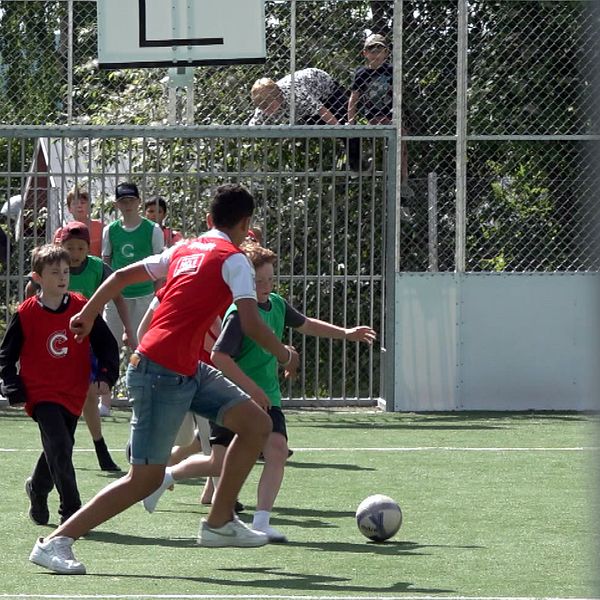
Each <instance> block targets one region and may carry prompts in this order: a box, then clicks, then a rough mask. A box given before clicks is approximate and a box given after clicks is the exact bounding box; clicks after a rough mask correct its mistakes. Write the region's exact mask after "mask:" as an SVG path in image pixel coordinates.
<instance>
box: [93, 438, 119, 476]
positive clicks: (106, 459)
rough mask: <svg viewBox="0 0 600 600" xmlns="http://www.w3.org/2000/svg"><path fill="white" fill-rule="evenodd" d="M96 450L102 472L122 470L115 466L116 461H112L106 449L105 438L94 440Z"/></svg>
mask: <svg viewBox="0 0 600 600" xmlns="http://www.w3.org/2000/svg"><path fill="white" fill-rule="evenodd" d="M94 448H95V450H96V458H97V459H98V464H99V465H100V469H102V471H112V472H115V471H120V470H121V469H119V467H118V466H117V465H116V464H115V461H114V460H113V459H112V457H111V455H110V452H109V451H108V448H107V447H106V442H105V441H104V438H100V439H99V440H94Z"/></svg>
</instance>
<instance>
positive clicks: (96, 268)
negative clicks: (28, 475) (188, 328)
mask: <svg viewBox="0 0 600 600" xmlns="http://www.w3.org/2000/svg"><path fill="white" fill-rule="evenodd" d="M54 243H55V244H60V245H61V246H62V247H63V248H64V249H65V250H66V251H67V252H68V253H69V258H70V262H69V273H70V278H69V290H70V291H72V292H79V293H80V294H82V295H83V296H84V297H85V298H91V296H92V294H93V293H94V292H95V291H96V290H97V289H98V288H99V287H100V284H101V283H102V282H103V281H104V280H105V279H107V278H108V276H109V275H111V273H112V269H111V268H110V267H109V266H108V265H107V264H106V263H104V262H102V260H101V259H100V258H98V257H96V256H92V255H91V254H89V251H90V233H89V229H88V228H87V227H86V225H85V224H84V223H81V222H79V221H71V222H70V223H67V224H66V225H65V226H64V227H61V228H60V229H58V230H57V231H56V233H55V234H54ZM115 306H116V307H117V311H118V313H119V316H120V318H121V320H122V322H123V326H124V329H125V333H126V336H127V339H133V331H132V329H131V324H130V322H129V314H128V312H127V305H126V304H125V300H124V299H123V297H122V296H118V297H117V298H116V299H115ZM95 365H96V360H95V358H94V359H93V361H92V368H94V367H95ZM83 416H84V418H85V422H86V424H87V427H88V429H89V431H90V435H91V436H92V440H93V442H94V449H95V451H96V457H97V459H98V464H99V466H100V469H102V470H103V471H120V469H119V467H118V466H117V465H116V464H115V462H114V461H113V459H112V457H111V455H110V452H109V450H108V448H107V446H106V442H105V441H104V437H103V436H102V423H101V421H100V414H99V412H98V386H97V385H96V384H94V383H91V384H90V387H89V390H88V393H87V397H86V400H85V404H84V406H83Z"/></svg>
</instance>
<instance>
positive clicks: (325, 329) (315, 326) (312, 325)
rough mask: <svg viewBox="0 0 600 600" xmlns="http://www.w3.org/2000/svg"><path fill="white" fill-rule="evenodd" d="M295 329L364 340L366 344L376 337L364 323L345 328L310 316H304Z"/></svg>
mask: <svg viewBox="0 0 600 600" xmlns="http://www.w3.org/2000/svg"><path fill="white" fill-rule="evenodd" d="M297 331H299V332H300V333H303V334H304V335H314V336H317V337H328V338H332V339H334V340H349V341H351V342H366V343H367V344H372V343H373V341H374V340H375V338H376V337H377V334H376V333H375V331H373V329H371V328H370V327H367V326H366V325H359V326H358V327H351V328H349V329H347V328H345V327H338V326H337V325H333V324H332V323H327V322H326V321H320V320H319V319H312V318H310V317H306V320H305V321H304V324H303V325H301V326H300V327H298V329H297Z"/></svg>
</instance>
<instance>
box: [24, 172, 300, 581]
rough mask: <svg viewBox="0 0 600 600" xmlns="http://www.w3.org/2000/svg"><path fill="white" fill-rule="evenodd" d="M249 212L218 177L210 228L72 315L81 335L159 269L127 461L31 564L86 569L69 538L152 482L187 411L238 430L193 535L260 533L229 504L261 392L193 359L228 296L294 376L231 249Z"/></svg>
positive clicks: (245, 201)
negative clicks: (160, 283) (122, 472)
mask: <svg viewBox="0 0 600 600" xmlns="http://www.w3.org/2000/svg"><path fill="white" fill-rule="evenodd" d="M253 212H254V199H253V197H252V196H251V194H250V193H249V192H248V191H247V190H246V189H245V188H243V187H242V186H239V185H234V184H228V185H223V186H220V187H219V188H218V189H217V192H216V194H215V197H214V198H213V201H212V202H211V206H210V214H209V216H208V221H209V227H212V229H211V230H210V231H208V232H207V233H206V234H204V235H203V236H201V237H199V238H196V239H192V240H187V241H184V242H182V243H180V244H178V245H176V246H173V247H172V248H170V249H168V250H165V251H164V252H163V253H162V254H159V255H156V256H151V257H148V258H146V259H144V260H141V261H139V262H137V263H134V264H132V265H129V266H127V267H124V268H122V269H119V270H118V271H115V273H113V274H112V275H111V276H110V277H109V278H108V279H107V280H106V281H105V282H104V283H103V284H102V285H101V286H100V288H98V290H97V291H96V292H95V293H94V295H93V296H92V298H91V299H90V300H89V301H88V303H87V304H86V306H85V308H84V309H83V310H82V311H81V312H80V313H79V314H78V315H76V316H75V317H74V318H73V319H72V320H71V328H72V330H73V331H74V332H76V337H77V338H80V339H83V338H84V337H85V336H86V335H87V334H88V333H89V331H90V329H91V324H92V323H93V321H94V319H95V318H96V315H97V314H98V312H99V311H100V310H101V309H102V306H104V304H105V303H106V302H107V301H108V300H109V299H110V298H112V297H114V296H115V295H116V294H117V293H118V292H119V291H120V290H121V289H122V288H123V287H124V286H126V285H130V284H132V283H138V282H142V281H148V280H150V279H153V280H158V279H163V278H166V283H165V286H164V292H163V297H162V301H161V304H160V306H159V308H158V309H157V311H156V312H155V314H154V316H153V318H152V321H151V323H150V326H149V329H148V331H147V333H146V335H145V336H144V339H143V340H142V342H141V343H140V345H139V346H138V348H137V350H136V352H135V353H134V354H133V356H132V359H131V361H130V364H129V367H128V370H127V387H128V391H129V397H130V398H131V402H132V408H133V415H132V419H131V469H130V471H129V473H128V474H127V475H126V476H125V477H123V478H122V479H120V480H118V481H116V482H114V483H112V484H111V485H110V486H108V487H107V488H105V489H103V490H102V491H100V492H99V493H98V494H97V495H96V496H95V497H94V498H93V499H92V500H91V501H90V502H88V503H87V504H86V505H85V506H83V507H82V508H81V509H80V510H79V511H78V512H77V513H76V514H75V515H73V516H72V517H71V518H70V519H69V520H68V521H67V522H66V523H64V524H63V525H61V526H60V527H58V528H57V529H56V530H55V531H53V532H52V533H51V534H50V535H49V536H48V537H46V538H45V539H39V540H38V541H37V542H36V544H35V546H34V548H33V550H32V552H31V555H30V557H29V558H30V560H31V561H32V562H34V563H35V564H38V565H40V566H43V567H46V568H48V569H50V570H52V571H54V572H57V573H65V574H83V573H85V572H86V571H85V567H84V565H82V564H81V563H80V562H79V561H77V559H76V558H75V557H74V556H73V552H72V548H71V546H72V544H73V542H74V540H76V539H77V538H79V537H81V536H82V535H85V534H86V533H87V532H88V531H90V529H93V528H94V527H96V526H98V525H100V524H101V523H104V522H105V521H107V520H108V519H110V518H111V517H113V516H115V515H117V514H119V513H121V512H123V511H124V510H125V509H127V508H129V507H130V506H132V505H133V504H135V503H136V502H139V501H140V500H142V499H143V498H145V497H146V496H148V495H149V494H151V493H152V492H153V491H154V490H155V489H157V488H158V486H159V485H160V484H161V482H162V480H163V476H164V471H165V466H166V464H167V462H168V460H169V456H170V453H171V448H172V446H173V442H174V440H175V436H176V434H177V431H178V430H179V427H180V425H181V422H182V421H183V418H184V416H185V414H186V413H187V412H188V411H190V410H191V411H193V412H195V413H197V414H200V415H201V416H203V417H205V418H207V419H209V420H212V421H215V422H216V423H218V424H220V425H224V426H225V427H227V428H228V429H231V430H232V431H234V432H235V433H236V434H237V436H236V438H235V439H234V441H233V443H232V444H231V446H230V447H229V450H228V453H227V457H226V459H225V462H224V465H223V471H222V474H221V479H220V481H219V486H218V489H217V492H216V494H215V498H214V501H213V504H212V507H211V510H210V513H209V515H208V517H207V519H206V520H203V521H202V523H201V526H200V531H199V533H198V543H199V544H200V545H202V546H210V547H215V546H244V547H251V546H262V545H264V544H266V543H267V542H268V541H269V540H268V537H267V535H265V534H264V533H260V532H256V531H254V530H252V529H250V528H249V527H247V526H246V525H245V524H244V523H242V522H241V521H240V520H239V519H238V518H237V517H236V516H235V513H234V506H235V501H236V499H237V496H238V493H239V491H240V488H241V487H242V485H243V483H244V481H245V480H246V477H247V476H248V473H249V472H250V470H251V469H252V467H253V466H254V463H255V461H256V458H257V456H258V454H259V452H260V450H261V448H262V447H263V446H264V443H265V441H266V439H267V437H268V435H269V433H270V432H271V420H270V419H269V417H268V415H267V413H266V409H267V408H268V407H269V405H270V402H269V399H268V398H267V396H266V395H265V394H264V392H262V390H260V389H259V388H257V389H256V394H255V396H253V397H252V398H250V397H249V396H248V395H246V394H245V393H244V392H242V390H240V389H239V388H238V387H237V386H236V385H235V384H233V383H231V382H230V381H229V380H227V379H226V378H225V377H224V376H223V375H222V373H220V371H217V370H216V369H214V368H212V367H210V366H208V365H206V364H204V363H200V364H198V355H199V353H200V347H201V345H202V344H203V343H204V339H205V336H206V333H207V331H208V329H209V328H210V327H211V325H212V324H213V321H214V320H215V318H216V317H217V316H218V315H220V314H222V312H223V311H224V310H225V309H226V308H227V307H228V306H229V305H230V304H231V302H232V301H234V300H235V302H236V304H237V307H238V313H239V317H240V322H241V324H242V327H243V330H244V332H245V334H246V335H248V336H249V337H250V338H252V339H254V340H255V341H256V342H257V343H258V344H260V345H261V346H263V347H264V348H265V349H266V350H267V351H268V352H270V353H272V354H273V355H274V356H275V357H276V358H277V360H278V361H279V362H280V364H282V365H283V366H284V367H285V368H286V370H287V373H288V375H290V376H294V375H295V372H296V369H297V368H298V362H299V359H298V354H297V353H296V351H295V350H294V348H292V347H290V346H285V345H284V344H282V343H281V341H280V340H278V339H277V336H275V334H274V333H273V332H272V331H271V330H270V329H269V328H268V327H267V326H266V325H265V323H264V322H263V321H262V319H261V318H260V316H259V314H258V308H257V303H256V290H255V285H254V271H253V269H252V265H251V264H250V262H249V261H248V259H247V258H246V256H245V255H244V254H243V253H242V251H241V250H240V248H239V245H240V244H241V243H242V242H243V241H244V239H245V237H246V234H247V232H248V227H249V226H250V222H251V219H252V214H253Z"/></svg>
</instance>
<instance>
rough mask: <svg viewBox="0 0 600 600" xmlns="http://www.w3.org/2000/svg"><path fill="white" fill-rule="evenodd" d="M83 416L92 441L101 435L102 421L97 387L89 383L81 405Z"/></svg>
mask: <svg viewBox="0 0 600 600" xmlns="http://www.w3.org/2000/svg"><path fill="white" fill-rule="evenodd" d="M83 418H84V419H85V424H86V425H87V428H88V429H89V431H90V435H91V436H92V439H93V440H94V441H96V440H99V439H100V438H101V437H102V421H101V420H100V413H99V412H98V389H97V388H96V386H93V385H91V386H90V387H89V388H88V392H87V396H86V397H85V404H84V405H83Z"/></svg>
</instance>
